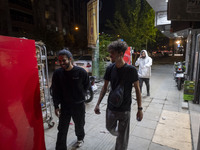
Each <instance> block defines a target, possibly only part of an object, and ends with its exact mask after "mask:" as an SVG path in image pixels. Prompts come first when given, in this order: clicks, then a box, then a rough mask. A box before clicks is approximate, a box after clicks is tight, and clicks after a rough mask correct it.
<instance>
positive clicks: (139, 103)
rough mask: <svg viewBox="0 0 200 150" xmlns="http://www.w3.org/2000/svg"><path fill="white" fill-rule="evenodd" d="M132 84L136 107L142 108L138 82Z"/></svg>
mask: <svg viewBox="0 0 200 150" xmlns="http://www.w3.org/2000/svg"><path fill="white" fill-rule="evenodd" d="M133 84H134V87H135V92H136V98H137V104H138V107H142V99H141V93H140V85H139V81H136V82H134V83H133Z"/></svg>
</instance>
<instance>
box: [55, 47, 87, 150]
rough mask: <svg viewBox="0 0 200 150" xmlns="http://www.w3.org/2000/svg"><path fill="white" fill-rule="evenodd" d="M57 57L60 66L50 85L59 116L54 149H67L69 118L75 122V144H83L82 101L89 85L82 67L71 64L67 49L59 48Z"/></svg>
mask: <svg viewBox="0 0 200 150" xmlns="http://www.w3.org/2000/svg"><path fill="white" fill-rule="evenodd" d="M58 59H59V63H60V66H61V68H59V69H57V70H56V71H55V72H54V74H53V78H52V86H51V88H52V97H53V102H54V107H55V114H56V116H58V117H59V125H58V135H57V142H56V150H67V146H66V141H67V132H68V128H69V123H70V120H71V118H72V119H73V121H74V124H75V133H76V136H77V143H76V146H77V147H80V146H81V145H82V144H83V139H84V136H85V132H84V125H85V104H84V101H85V92H86V91H87V89H88V87H89V77H88V74H87V72H86V71H85V70H84V69H83V68H80V67H77V66H73V65H72V59H73V57H72V54H71V53H70V52H69V51H68V50H65V49H64V50H61V51H60V52H59V57H58ZM59 105H61V108H59Z"/></svg>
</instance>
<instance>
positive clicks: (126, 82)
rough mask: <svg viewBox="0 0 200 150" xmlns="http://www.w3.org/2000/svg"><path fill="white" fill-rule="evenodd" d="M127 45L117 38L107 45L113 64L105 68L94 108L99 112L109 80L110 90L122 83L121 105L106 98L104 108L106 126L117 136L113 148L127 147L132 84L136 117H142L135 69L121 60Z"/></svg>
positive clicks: (123, 149) (139, 119) (121, 148)
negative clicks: (106, 103)
mask: <svg viewBox="0 0 200 150" xmlns="http://www.w3.org/2000/svg"><path fill="white" fill-rule="evenodd" d="M127 47H128V46H127V44H126V43H125V42H122V41H119V40H118V41H114V42H112V43H111V44H110V45H109V46H108V51H109V53H110V57H111V60H112V62H113V64H111V65H110V66H108V67H107V69H106V73H105V76H104V85H103V87H102V90H101V93H100V96H99V99H98V102H97V104H96V107H95V109H94V111H95V113H96V114H100V108H99V105H100V103H101V101H102V99H103V97H104V95H105V93H106V91H107V86H108V83H109V81H110V82H111V88H112V91H113V90H115V88H116V87H117V86H118V85H119V84H122V85H123V87H124V93H123V101H122V103H121V105H120V106H119V107H116V106H113V105H112V104H111V103H110V102H109V99H108V105H107V110H106V128H107V129H108V131H109V132H110V133H111V134H112V135H114V136H117V140H116V145H115V150H126V149H127V147H128V139H129V126H130V111H131V103H132V98H131V92H132V85H133V86H134V87H135V91H136V97H137V104H138V112H137V116H136V118H137V120H138V121H141V120H142V118H143V113H142V103H141V93H140V87H139V81H138V74H137V70H136V69H135V67H133V66H131V65H128V64H126V63H125V62H124V60H123V56H124V53H125V51H126V49H127ZM112 91H111V92H112ZM109 96H110V95H109Z"/></svg>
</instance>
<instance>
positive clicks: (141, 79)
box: [139, 78, 143, 93]
mask: <svg viewBox="0 0 200 150" xmlns="http://www.w3.org/2000/svg"><path fill="white" fill-rule="evenodd" d="M139 83H140V92H141V93H142V85H143V78H139Z"/></svg>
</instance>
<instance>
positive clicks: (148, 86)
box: [144, 78, 150, 96]
mask: <svg viewBox="0 0 200 150" xmlns="http://www.w3.org/2000/svg"><path fill="white" fill-rule="evenodd" d="M144 82H145V84H146V87H147V96H150V92H149V91H150V84H149V78H146V79H145V80H144Z"/></svg>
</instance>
